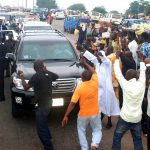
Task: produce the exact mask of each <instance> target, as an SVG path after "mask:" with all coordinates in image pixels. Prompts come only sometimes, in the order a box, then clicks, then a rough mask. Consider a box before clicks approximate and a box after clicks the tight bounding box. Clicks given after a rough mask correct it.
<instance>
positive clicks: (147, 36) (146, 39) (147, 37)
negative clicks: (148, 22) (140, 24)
mask: <svg viewBox="0 0 150 150" xmlns="http://www.w3.org/2000/svg"><path fill="white" fill-rule="evenodd" d="M148 39H149V35H148V33H147V32H143V33H142V34H141V40H142V42H148Z"/></svg>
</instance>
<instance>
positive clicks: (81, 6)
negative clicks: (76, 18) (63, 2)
mask: <svg viewBox="0 0 150 150" xmlns="http://www.w3.org/2000/svg"><path fill="white" fill-rule="evenodd" d="M68 9H69V10H79V11H82V12H83V11H85V10H86V9H85V6H84V4H81V3H77V4H73V5H71V6H69V7H68Z"/></svg>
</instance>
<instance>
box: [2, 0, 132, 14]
mask: <svg viewBox="0 0 150 150" xmlns="http://www.w3.org/2000/svg"><path fill="white" fill-rule="evenodd" d="M25 1H26V0H0V3H1V4H2V5H10V6H22V5H23V6H25ZM27 1H28V7H29V8H32V7H33V2H35V3H36V0H27ZM133 1H134V0H56V2H57V4H58V6H59V7H60V8H67V7H68V6H70V5H72V4H74V3H83V4H84V5H85V7H86V9H87V10H89V11H90V10H92V9H93V8H94V7H95V6H104V7H105V8H106V10H107V11H108V12H109V11H111V10H117V11H119V12H120V13H124V12H125V11H126V10H127V9H128V8H129V4H130V3H131V2H133Z"/></svg>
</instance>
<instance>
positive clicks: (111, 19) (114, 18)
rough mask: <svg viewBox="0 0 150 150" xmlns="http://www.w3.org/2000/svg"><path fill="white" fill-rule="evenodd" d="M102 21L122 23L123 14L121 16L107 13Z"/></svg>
mask: <svg viewBox="0 0 150 150" xmlns="http://www.w3.org/2000/svg"><path fill="white" fill-rule="evenodd" d="M101 21H105V22H112V23H115V24H120V23H121V21H122V16H121V14H113V13H107V14H106V15H105V18H103V19H102V20H101Z"/></svg>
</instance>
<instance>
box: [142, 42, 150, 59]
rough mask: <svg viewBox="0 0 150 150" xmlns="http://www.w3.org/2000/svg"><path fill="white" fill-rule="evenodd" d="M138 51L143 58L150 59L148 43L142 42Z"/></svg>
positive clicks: (149, 44)
mask: <svg viewBox="0 0 150 150" xmlns="http://www.w3.org/2000/svg"><path fill="white" fill-rule="evenodd" d="M140 51H142V52H143V54H144V56H145V58H150V43H148V42H144V43H143V44H142V46H141V48H140Z"/></svg>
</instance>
